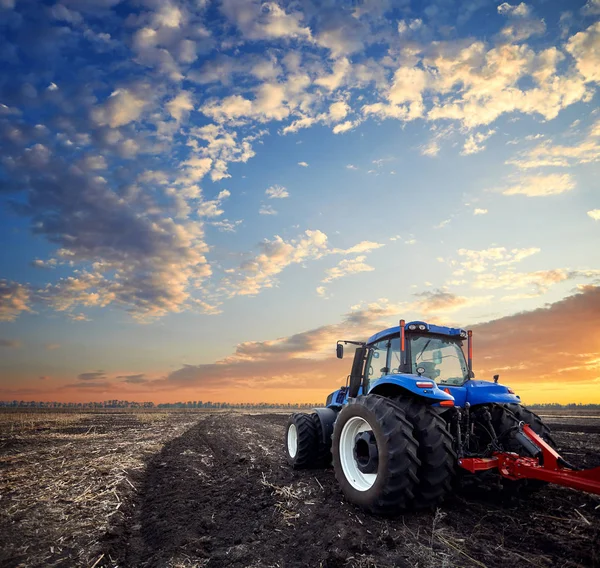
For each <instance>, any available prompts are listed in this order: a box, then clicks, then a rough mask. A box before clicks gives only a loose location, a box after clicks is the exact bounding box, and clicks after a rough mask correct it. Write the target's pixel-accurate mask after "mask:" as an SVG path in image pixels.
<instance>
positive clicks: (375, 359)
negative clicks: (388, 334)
mask: <svg viewBox="0 0 600 568" xmlns="http://www.w3.org/2000/svg"><path fill="white" fill-rule="evenodd" d="M389 345H390V341H389V339H386V340H385V341H378V342H377V343H374V344H373V346H372V347H371V348H370V350H369V357H368V359H367V369H366V371H367V372H366V378H367V380H369V381H376V380H377V379H379V378H381V377H383V376H384V375H389V373H390V371H389V368H388V362H387V354H388V347H389Z"/></svg>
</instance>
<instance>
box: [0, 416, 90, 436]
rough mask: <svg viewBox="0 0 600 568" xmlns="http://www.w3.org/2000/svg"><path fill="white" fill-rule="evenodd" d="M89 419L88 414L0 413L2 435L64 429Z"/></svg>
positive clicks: (0, 431)
mask: <svg viewBox="0 0 600 568" xmlns="http://www.w3.org/2000/svg"><path fill="white" fill-rule="evenodd" d="M87 417H88V415H87V414H81V413H71V412H64V413H63V412H48V413H46V412H44V413H38V412H0V433H2V434H4V433H10V434H13V433H18V432H23V431H29V430H37V429H40V428H56V427H62V426H67V425H68V424H76V423H78V422H81V421H82V420H84V419H85V418H87Z"/></svg>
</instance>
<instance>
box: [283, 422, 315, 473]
mask: <svg viewBox="0 0 600 568" xmlns="http://www.w3.org/2000/svg"><path fill="white" fill-rule="evenodd" d="M285 448H286V456H287V460H288V463H289V464H290V465H291V466H292V467H293V468H294V469H307V468H311V467H315V466H316V465H317V455H318V439H317V427H316V425H315V423H314V421H313V419H312V417H311V416H310V415H309V414H301V413H296V414H292V415H291V416H290V418H289V420H288V423H287V428H286V429H285Z"/></svg>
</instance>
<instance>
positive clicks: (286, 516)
mask: <svg viewBox="0 0 600 568" xmlns="http://www.w3.org/2000/svg"><path fill="white" fill-rule="evenodd" d="M560 420H561V421H562V423H565V425H566V426H569V424H566V420H565V418H560ZM549 421H550V422H553V420H552V419H550V420H549ZM285 423H286V416H284V415H265V414H262V415H239V414H226V415H219V416H206V417H204V418H203V419H202V420H201V421H200V422H199V423H198V424H197V425H195V426H194V427H192V428H190V429H189V430H188V431H186V432H185V433H184V434H183V435H182V436H180V437H178V438H176V439H173V440H171V441H170V442H168V443H167V444H166V445H165V446H164V447H163V448H162V450H161V451H160V452H159V453H157V454H156V455H155V456H153V457H152V458H151V459H150V461H149V462H148V465H147V467H146V469H145V471H144V472H143V474H142V475H141V476H140V477H139V479H137V480H136V481H137V482H138V483H139V487H140V489H139V491H138V493H137V496H136V498H135V499H133V500H131V501H130V503H129V504H128V510H127V513H126V515H125V519H124V521H125V522H123V523H121V524H118V525H117V524H115V525H113V526H112V527H111V529H110V531H109V533H108V534H107V535H106V538H105V544H104V552H105V555H106V556H105V560H106V564H105V565H106V566H111V565H112V566H116V565H118V566H131V567H134V566H135V567H150V566H206V567H211V568H212V567H220V566H231V567H239V568H241V567H256V568H258V567H268V566H270V567H271V566H272V567H282V568H283V567H286V568H288V567H290V568H291V567H301V566H307V567H313V566H314V567H323V568H333V567H348V566H356V567H382V568H383V567H392V566H396V567H432V568H433V567H438V566H448V567H451V566H461V567H462V566H486V567H500V566H502V567H505V566H510V565H514V566H538V567H546V566H561V567H576V566H600V498H599V497H598V496H593V495H589V494H585V493H581V492H576V491H572V490H569V489H565V488H561V487H554V486H547V487H545V488H543V489H542V490H541V491H540V492H539V493H537V494H535V495H534V496H532V497H529V498H528V499H526V500H519V499H515V498H513V499H508V498H506V497H504V496H503V497H500V496H499V494H498V493H495V492H490V493H484V492H482V491H481V490H478V492H477V493H475V492H474V491H472V490H470V491H468V490H463V491H462V492H460V493H457V494H456V495H454V496H453V497H452V498H451V499H449V500H448V501H447V502H446V503H445V504H444V505H443V506H442V507H441V508H439V509H438V510H437V511H426V512H420V513H413V514H406V515H403V516H400V517H397V518H388V519H386V518H377V517H373V516H370V515H368V514H365V513H363V512H362V511H360V510H358V509H357V508H355V507H354V506H352V505H350V504H348V503H346V502H345V501H344V498H343V496H342V494H341V492H340V490H339V488H338V484H337V482H336V480H335V477H334V474H333V470H332V469H326V470H311V471H310V470H309V471H301V472H295V471H293V470H291V469H290V467H289V466H288V464H287V462H286V460H285V457H284V452H283V434H284V428H285ZM562 423H561V424H556V426H557V427H556V428H555V434H556V438H557V440H558V442H559V444H560V446H561V448H564V450H563V452H564V454H565V457H567V459H569V461H571V462H574V463H576V465H579V466H584V467H593V466H599V465H600V424H599V423H598V421H595V420H586V424H587V426H586V430H587V431H586V433H581V432H571V431H570V429H567V428H562ZM565 430H568V431H565Z"/></svg>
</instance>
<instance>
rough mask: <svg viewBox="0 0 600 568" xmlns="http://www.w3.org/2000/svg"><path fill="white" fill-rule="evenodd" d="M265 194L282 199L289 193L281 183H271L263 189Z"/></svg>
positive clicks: (270, 197) (271, 197)
mask: <svg viewBox="0 0 600 568" xmlns="http://www.w3.org/2000/svg"><path fill="white" fill-rule="evenodd" d="M265 195H266V196H267V197H268V198H269V199H284V198H286V197H289V196H290V194H289V192H288V190H287V189H286V188H285V187H283V186H281V185H272V186H271V187H268V188H267V189H266V190H265Z"/></svg>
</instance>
